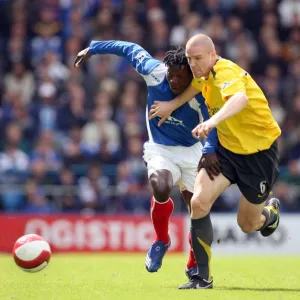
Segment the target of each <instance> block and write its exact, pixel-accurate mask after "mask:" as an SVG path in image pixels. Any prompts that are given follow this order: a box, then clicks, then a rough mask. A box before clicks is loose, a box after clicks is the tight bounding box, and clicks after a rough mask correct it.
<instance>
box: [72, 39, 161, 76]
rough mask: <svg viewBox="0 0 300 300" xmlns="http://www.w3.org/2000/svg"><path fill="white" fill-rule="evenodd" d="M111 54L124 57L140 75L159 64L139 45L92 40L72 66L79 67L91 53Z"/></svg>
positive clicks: (145, 73)
mask: <svg viewBox="0 0 300 300" xmlns="http://www.w3.org/2000/svg"><path fill="white" fill-rule="evenodd" d="M97 54H99V55H104V54H113V55H117V56H121V57H125V58H126V59H127V61H128V62H129V63H131V64H132V66H133V67H134V68H135V69H136V71H137V72H138V73H140V74H142V75H148V74H149V73H150V72H151V71H152V70H153V69H154V68H155V67H156V66H158V65H159V64H161V62H160V61H159V60H156V59H154V58H153V57H152V56H151V55H150V54H149V53H148V52H147V51H146V50H145V49H144V48H142V47H141V46H140V45H138V44H135V43H130V42H123V41H116V40H111V41H92V42H91V43H90V45H89V47H88V48H86V49H84V50H82V51H80V52H79V53H78V55H77V57H76V60H75V63H74V66H75V67H79V66H80V65H81V64H82V63H83V62H84V61H86V60H87V59H89V58H90V57H91V56H93V55H97Z"/></svg>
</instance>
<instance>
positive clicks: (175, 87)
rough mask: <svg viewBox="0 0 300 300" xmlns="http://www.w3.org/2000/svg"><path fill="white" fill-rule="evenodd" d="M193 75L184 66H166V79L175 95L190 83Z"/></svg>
mask: <svg viewBox="0 0 300 300" xmlns="http://www.w3.org/2000/svg"><path fill="white" fill-rule="evenodd" d="M192 79H193V77H192V74H191V72H189V71H188V69H187V68H186V67H185V66H174V67H170V68H168V73H167V80H168V82H169V85H170V88H171V91H172V92H173V93H174V94H175V95H179V94H181V93H182V92H183V91H184V90H185V89H186V88H187V87H188V86H189V84H190V83H191V81H192Z"/></svg>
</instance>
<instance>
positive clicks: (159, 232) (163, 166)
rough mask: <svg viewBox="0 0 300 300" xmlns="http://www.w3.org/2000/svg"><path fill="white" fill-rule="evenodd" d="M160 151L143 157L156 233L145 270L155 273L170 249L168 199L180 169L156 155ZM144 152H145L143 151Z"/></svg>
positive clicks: (171, 202)
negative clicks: (151, 194) (146, 170)
mask: <svg viewBox="0 0 300 300" xmlns="http://www.w3.org/2000/svg"><path fill="white" fill-rule="evenodd" d="M159 151H166V150H165V149H163V150H161V149H160V148H159V147H158V148H157V150H156V151H154V152H153V153H150V154H149V151H148V153H147V155H144V158H145V157H146V158H145V161H146V163H147V168H148V178H149V183H150V185H151V188H152V190H153V198H152V200H151V219H152V222H153V226H154V229H155V232H156V239H155V240H154V242H153V244H152V245H151V247H150V249H149V251H148V253H147V256H146V261H145V264H146V269H147V271H149V272H157V271H158V269H159V268H161V266H162V260H163V257H164V255H165V254H166V252H167V250H168V248H169V247H170V242H171V241H170V238H169V234H168V231H169V219H170V216H171V214H172V211H173V208H174V204H173V201H172V199H171V198H170V192H171V189H172V187H173V185H174V183H176V182H177V181H178V180H179V178H180V169H179V167H178V166H176V165H175V164H174V163H173V161H172V160H171V159H168V158H167V156H168V152H166V153H165V154H166V156H160V155H157V153H158V152H159ZM145 152H146V151H145Z"/></svg>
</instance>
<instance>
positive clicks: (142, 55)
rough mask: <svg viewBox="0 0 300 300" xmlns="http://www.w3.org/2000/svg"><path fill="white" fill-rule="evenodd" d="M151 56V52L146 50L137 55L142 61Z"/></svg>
mask: <svg viewBox="0 0 300 300" xmlns="http://www.w3.org/2000/svg"><path fill="white" fill-rule="evenodd" d="M147 56H148V57H149V54H148V53H147V52H146V51H141V52H139V54H138V55H137V56H136V57H135V59H137V60H138V61H139V62H140V63H141V62H142V61H143V60H144V59H145V58H146V57H147Z"/></svg>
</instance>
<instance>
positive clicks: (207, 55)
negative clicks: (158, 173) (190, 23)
mask: <svg viewBox="0 0 300 300" xmlns="http://www.w3.org/2000/svg"><path fill="white" fill-rule="evenodd" d="M186 57H187V59H188V62H189V65H190V67H191V70H192V72H193V75H194V77H196V78H200V77H203V76H204V77H208V75H209V72H210V70H211V68H212V67H213V64H214V62H215V59H216V51H215V50H214V51H211V52H208V51H207V50H206V49H205V48H202V47H199V46H196V47H195V46H194V47H190V48H187V49H186Z"/></svg>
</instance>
